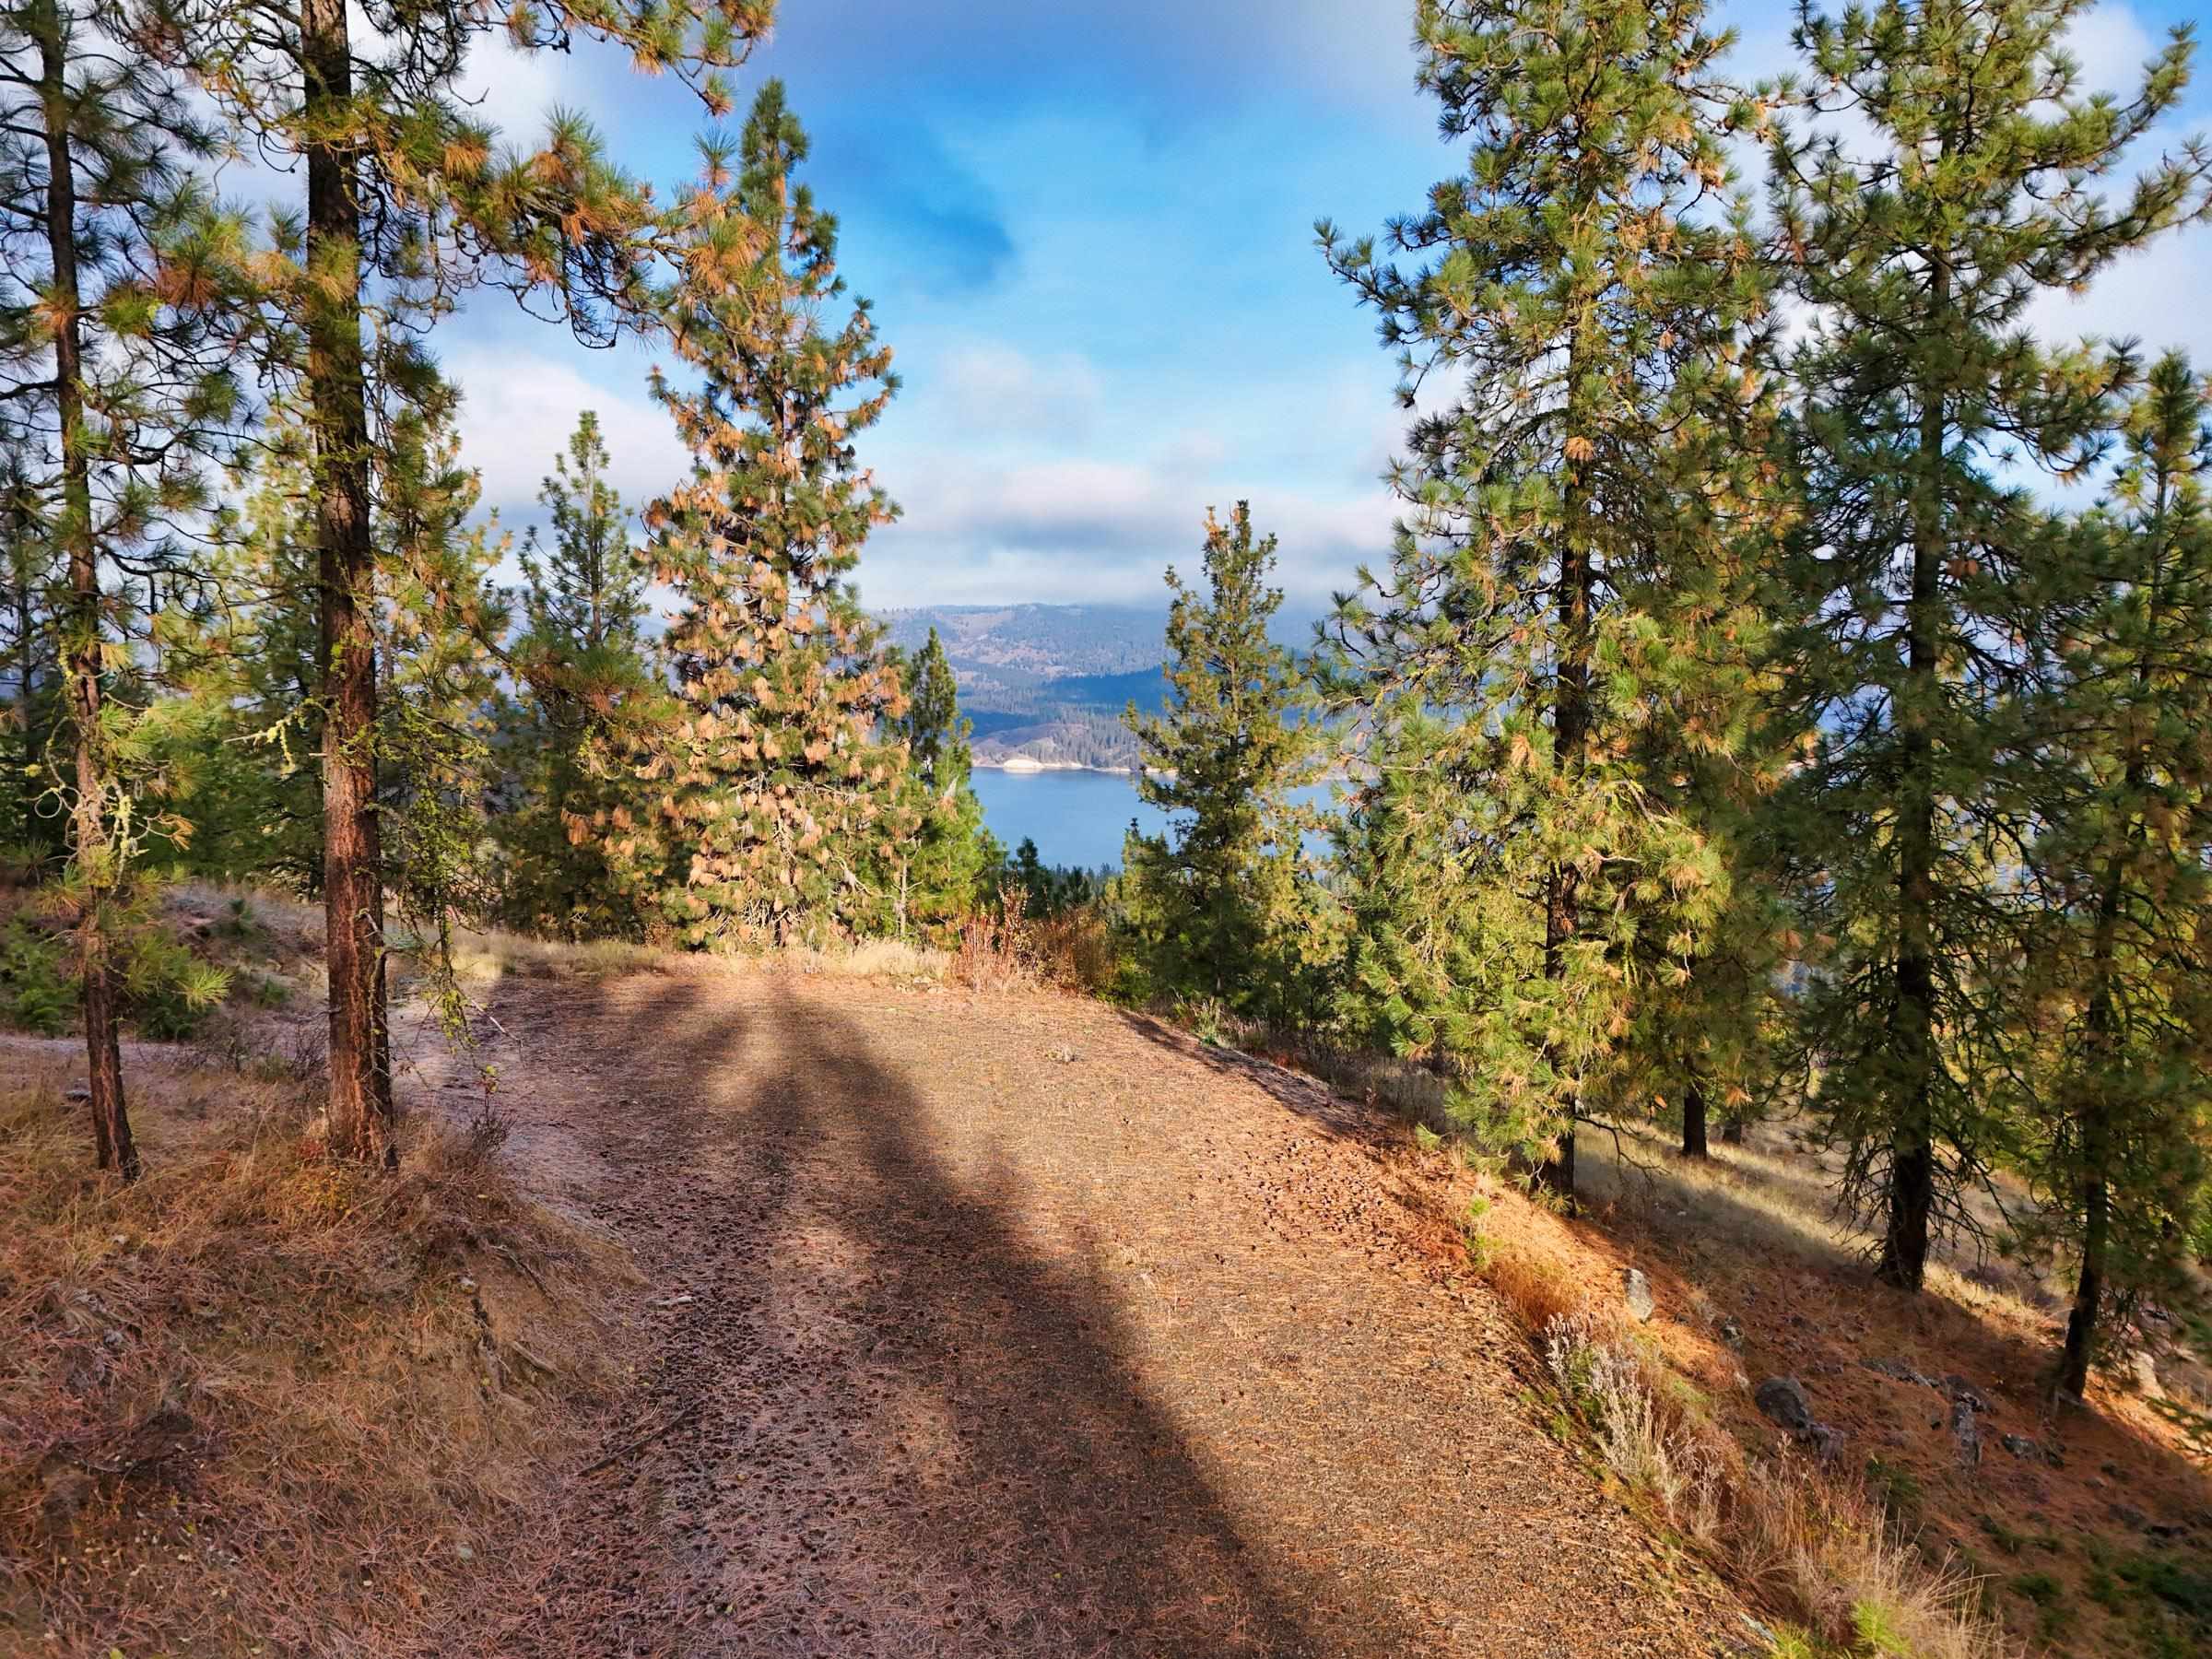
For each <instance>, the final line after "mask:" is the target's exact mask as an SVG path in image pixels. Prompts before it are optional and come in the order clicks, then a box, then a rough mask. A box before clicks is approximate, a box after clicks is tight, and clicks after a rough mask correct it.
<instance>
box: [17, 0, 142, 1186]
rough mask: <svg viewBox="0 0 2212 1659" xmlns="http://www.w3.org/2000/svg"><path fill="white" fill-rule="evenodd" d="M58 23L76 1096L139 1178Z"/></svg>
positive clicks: (42, 49) (49, 21) (48, 35)
mask: <svg viewBox="0 0 2212 1659" xmlns="http://www.w3.org/2000/svg"><path fill="white" fill-rule="evenodd" d="M63 28H64V20H63V16H62V13H61V12H60V10H59V9H58V8H56V9H53V10H51V11H48V12H47V13H45V14H44V15H43V16H42V17H41V18H40V19H39V70H40V90H41V99H42V101H43V104H44V109H45V117H46V133H45V138H46V245H47V251H48V253H49V255H50V257H51V258H52V260H53V292H52V297H51V300H50V307H51V310H52V312H53V317H54V320H55V323H56V324H57V326H56V327H55V328H54V331H53V390H54V400H53V401H54V421H55V424H56V425H57V426H58V427H59V428H60V429H61V441H62V522H61V534H60V538H59V539H60V541H61V544H62V546H63V547H64V548H65V550H66V552H67V554H68V558H69V602H70V617H69V630H68V649H67V658H68V660H67V663H66V665H65V673H66V674H67V676H68V688H69V719H70V725H71V728H72V731H73V736H74V741H75V744H76V804H75V806H74V809H73V811H72V813H71V818H70V842H71V852H72V853H73V854H74V856H75V858H76V867H77V877H78V879H79V880H80V881H81V882H82V883H83V884H84V893H83V904H84V914H83V916H82V918H81V920H80V921H79V922H78V924H77V953H78V961H79V963H80V966H81V969H82V972H83V985H82V989H81V992H80V997H81V1006H82V1012H83V1016H84V1022H85V1070H86V1088H87V1089H88V1091H89V1093H90V1096H91V1113H92V1146H93V1155H94V1158H95V1159H96V1161H97V1162H98V1164H99V1166H100V1168H101V1169H103V1170H111V1169H112V1170H114V1171H117V1172H118V1173H119V1174H121V1175H122V1177H123V1178H124V1180H125V1181H135V1180H137V1179H138V1149H137V1147H136V1145H135V1142H134V1141H133V1140H132V1138H131V1120H130V1114H129V1112H128V1111H127V1110H126V1109H125V1107H124V1098H123V1053H122V1049H121V1045H120V1043H119V1041H118V1039H117V1035H116V1029H115V1028H116V1022H117V1019H118V1010H117V1008H116V999H115V978H114V974H115V970H114V965H113V961H112V954H111V951H110V947H109V941H108V938H107V936H106V932H105V929H106V924H107V915H108V900H109V898H110V896H111V893H112V885H113V880H114V870H113V867H112V851H111V849H110V847H109V845H108V834H107V821H106V818H105V810H104V809H105V806H106V803H107V785H108V780H107V778H106V776H105V775H104V772H103V769H102V764H101V757H100V672H101V668H100V555H99V549H98V547H96V545H95V543H94V534H95V532H94V527H93V522H92V470H91V460H90V457H89V456H88V454H87V453H86V441H87V437H88V433H87V431H86V428H85V396H84V345H83V336H82V335H81V334H80V333H79V325H78V314H79V311H78V308H79V306H80V305H81V303H82V296H81V292H80V289H79V286H78V281H77V270H76V161H75V159H74V157H73V156H72V155H71V153H70V144H69V113H70V112H69V88H68V79H67V68H68V65H67V53H66V43H65V40H64V37H63V32H62V31H63Z"/></svg>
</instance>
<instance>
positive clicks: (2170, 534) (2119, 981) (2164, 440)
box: [1999, 356, 2212, 1398]
mask: <svg viewBox="0 0 2212 1659" xmlns="http://www.w3.org/2000/svg"><path fill="white" fill-rule="evenodd" d="M2208 420H2212V395H2207V392H2206V387H2205V384H2204V382H2202V381H2201V380H2199V379H2198V377H2197V376H2196V374H2195V373H2194V371H2192V370H2191V368H2190V367H2189V365H2188V363H2187V362H2186V360H2184V359H2182V358H2181V357H2179V356H2169V357H2166V358H2163V359H2160V360H2159V362H2158V363H2157V364H2156V365H2155V366H2154V367H2153V368H2152V370H2151V371H2150V373H2149V376H2148V379H2147V384H2146V385H2145V387H2144V389H2143V391H2142V393H2141V394H2140V395H2139V396H2137V397H2136V399H2135V401H2134V403H2133V404H2132V406H2130V407H2129V409H2128V410H2127V411H2126V414H2125V417H2124V421H2123V424H2122V431H2123V433H2124V444H2125V453H2124V458H2123V462H2122V465H2121V466H2120V469H2119V472H2118V476H2117V477H2116V479H2115V481H2114V484H2113V487H2112V491H2111V496H2110V500H2108V501H2107V502H2106V503H2105V504H2104V505H2103V506H2102V507H2100V510H2098V511H2096V512H2091V513H2089V514H2088V515H2086V516H2085V517H2084V518H2083V519H2082V520H2080V521H2078V522H2077V523H2076V524H2071V525H2065V526H2058V527H2054V528H2053V532H2052V535H2051V537H2050V540H2049V542H2048V543H2047V544H2046V547H2045V551H2046V552H2047V554H2048V555H2049V563H2050V567H2051V568H2049V569H2048V570H2046V571H2040V572H2034V573H2033V577H2034V579H2035V580H2034V587H2035V590H2036V591H2037V593H2038V597H2039V599H2040V600H2041V604H2040V605H2038V606H2037V607H2036V615H2035V616H2034V618H2033V624H2032V633H2031V637H2032V638H2033V639H2034V640H2035V641H2036V642H2037V646H2038V649H2037V653H2036V661H2035V662H2034V664H2033V665H2032V666H2033V677H2032V678H2031V680H2030V688H2029V690H2028V691H2027V693H2026V694H2025V696H2024V697H2023V699H2022V704H2023V706H2022V707H2021V708H2019V709H2018V710H2017V711H2016V712H2015V717H2014V724H2015V727H2016V729H2021V730H2024V731H2025V732H2026V733H2027V734H2028V735H2029V739H2028V741H2029V747H2030V753H2031V756H2032V766H2031V768H2030V770H2029V771H2028V777H2029V779H2030V781H2031V789H2032V795H2031V799H2032V806H2033V818H2034V822H2035V824H2036V826H2037V833H2036V835H2035V837H2034V839H2033V841H2031V842H2030V844H2029V849H2028V853H2027V856H2026V861H2025V862H2026V866H2027V871H2028V874H2029V878H2030V884H2031V889H2032V891H2033V892H2034V894H2035V896H2036V899H2037V901H2038V903H2037V912H2036V915H2035V917H2034V921H2033V924H2032V925H2031V927H2030V931H2029V943H2028V946H2027V947H2026V948H2025V949H2024V950H2023V951H2022V952H2021V953H2020V956H2019V959H2018V978H2017V979H2012V980H2008V981H2007V982H2006V983H2005V984H2003V985H2002V986H2001V987H1999V989H2000V992H2001V993H2002V994H2004V996H2005V997H2006V1001H2007V1004H2008V1006H2009V1007H2010V1009H2011V1011H2012V1018H2013V1019H2014V1021H2015V1022H2016V1023H2017V1027H2018V1030H2017V1034H2016V1036H2015V1039H2014V1040H2015V1041H2016V1042H2017V1043H2018V1044H2019V1046H2020V1049H2021V1051H2022V1052H2021V1054H2020V1057H2019V1059H2018V1061H2017V1062H2016V1063H2015V1064H2014V1065H2010V1066H2008V1067H2007V1068H2006V1075H2007V1076H2008V1077H2012V1078H2015V1079H2018V1080H2019V1081H2021V1082H2022V1083H2024V1084H2025V1085H2026V1087H2025V1088H2024V1090H2022V1091H2021V1093H2020V1094H2019V1096H2018V1098H2016V1099H2014V1100H2012V1101H2011V1104H2012V1105H2013V1107H2014V1109H2015V1111H2016V1112H2017V1115H2018V1123H2019V1124H2021V1125H2022V1126H2023V1128H2024V1130H2025V1132H2026V1148H2027V1153H2028V1158H2027V1162H2028V1167H2029V1169H2030V1171H2032V1173H2033V1176H2034V1180H2035V1187H2036V1194H2037V1197H2038V1199H2039V1204H2038V1206H2037V1208H2036V1213H2035V1218H2034V1221H2033V1225H2032V1233H2033V1235H2034V1236H2035V1237H2036V1238H2037V1240H2038V1241H2051V1240H2053V1239H2055V1240H2056V1241H2059V1242H2060V1243H2061V1244H2062V1245H2063V1247H2065V1248H2067V1249H2069V1250H2070V1251H2071V1252H2072V1253H2074V1255H2075V1257H2076V1259H2077V1262H2078V1264H2079V1269H2078V1274H2077V1283H2076V1289H2075V1295H2074V1304H2073V1308H2072V1310H2071V1312H2069V1314H2068V1317H2067V1321H2066V1335H2065V1348H2064V1351H2063V1353H2062V1354H2061V1357H2060V1361H2059V1365H2058V1370H2057V1373H2056V1377H2055V1388H2056V1390H2057V1391H2058V1392H2059V1393H2061V1394H2067V1395H2072V1396H2074V1397H2076V1398H2078V1397H2079V1396H2080V1394H2082V1391H2083V1389H2084V1387H2085V1386H2086V1385H2087V1383H2088V1372H2089V1364H2090V1360H2091V1359H2092V1358H2093V1356H2094V1355H2095V1353H2096V1351H2097V1348H2098V1346H2099V1341H2100V1336H2101V1334H2102V1331H2103V1328H2104V1324H2105V1321H2106V1318H2107V1313H2108V1310H2109V1309H2110V1308H2111V1307H2112V1305H2114V1304H2115V1303H2119V1302H2124V1301H2125V1300H2129V1299H2133V1298H2135V1297H2138V1296H2144V1295H2149V1296H2156V1297H2159V1298H2161V1299H2164V1298H2171V1296H2173V1295H2174V1294H2175V1293H2176V1292H2177V1291H2178V1290H2180V1288H2182V1287H2183V1285H2185V1284H2186V1283H2187V1282H2188V1273H2187V1270H2186V1264H2187V1258H2188V1255H2189V1245H2188V1238H2187V1232H2188V1224H2189V1218H2190V1217H2191V1215H2192V1214H2193V1213H2194V1207H2195V1206H2196V1204H2197V1202H2198V1195H2199V1193H2200V1192H2201V1190H2202V1187H2203V1184H2204V1182H2205V1178H2206V1133H2207V1131H2208V1130H2212V1083H2208V1082H2207V1079H2208V1078H2212V927H2207V924H2206V914H2207V912H2208V909H2212V678H2208V677H2207V676H2206V665H2207V664H2212V500H2208V499H2207V495H2206V485H2207V483H2212V430H2207V421H2208Z"/></svg>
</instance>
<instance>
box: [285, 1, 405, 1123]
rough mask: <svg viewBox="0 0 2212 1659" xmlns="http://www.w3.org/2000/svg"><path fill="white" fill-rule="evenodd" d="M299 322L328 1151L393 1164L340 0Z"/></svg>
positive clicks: (320, 16) (356, 271)
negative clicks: (316, 687) (306, 403)
mask: <svg viewBox="0 0 2212 1659" xmlns="http://www.w3.org/2000/svg"><path fill="white" fill-rule="evenodd" d="M300 55H301V59H302V64H303V67H304V69H305V72H306V74H305V88H304V103H303V108H302V114H303V117H304V123H303V124H304V126H305V128H306V131H307V133H308V135H309V136H308V138H307V140H306V142H305V143H304V145H303V146H302V147H303V149H304V150H305V152H306V156H307V261H308V266H309V269H310V270H311V271H312V273H313V277H314V281H315V287H314V289H313V291H314V292H315V293H316V295H317V298H316V299H315V300H313V301H312V309H311V310H310V312H309V313H308V317H307V378H308V389H309V397H310V401H311V403H312V408H313V413H314V426H315V458H316V465H315V485H316V489H315V546H316V552H317V581H318V585H319V590H320V606H321V608H320V623H321V629H320V643H321V648H322V656H323V676H324V679H323V702H324V730H323V903H324V947H325V955H326V959H327V965H328V968H329V973H330V1089H329V1096H328V1109H329V1119H330V1135H331V1144H332V1146H333V1147H335V1149H336V1150H338V1151H340V1152H342V1153H346V1154H349V1155H351V1156H354V1157H359V1158H368V1159H376V1158H382V1159H384V1160H385V1161H386V1162H391V1161H394V1159H395V1158H396V1152H395V1149H394V1146H393V1142H392V1127H393V1123H392V1119H393V1108H392V1092H391V1068H390V1065H389V1062H388V1058H387V1042H388V1038H387V1034H386V1028H385V1006H384V999H385V988H384V952H383V933H384V925H383V924H384V893H383V875H382V865H383V858H382V844H381V837H380V832H379V829H378V824H377V816H376V810H377V808H376V752H375V740H376V700H377V685H376V634H375V613H374V608H373V606H374V573H375V549H374V546H373V544H372V543H371V538H370V524H369V455H370V451H369V442H370V440H369V401H368V382H367V378H366V375H365V373H364V369H363V359H362V352H361V312H360V277H361V249H360V208H359V203H358V202H357V201H356V199H355V196H354V190H353V181H352V179H351V177H350V168H351V158H350V156H349V154H348V152H347V150H346V148H345V147H342V146H341V145H339V144H338V143H337V142H335V141H334V140H333V139H332V138H331V136H330V135H331V133H332V132H333V131H334V130H335V129H337V128H339V127H341V126H342V125H343V124H344V122H345V119H346V115H345V112H344V107H343V106H344V105H345V103H346V102H347V100H349V99H350V98H351V96H352V90H353V67H352V60H351V43H350V41H349V40H348V37H347V16H346V0H304V5H303V6H302V8H301V11H300Z"/></svg>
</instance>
